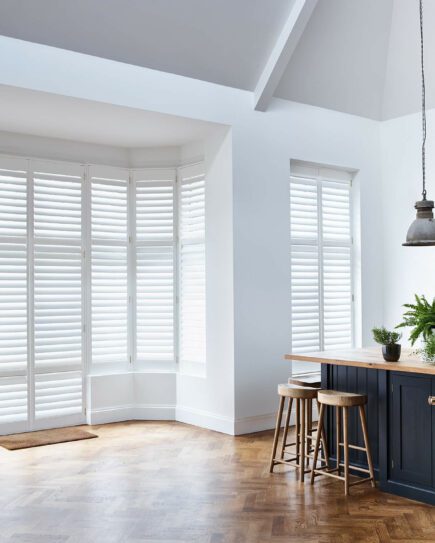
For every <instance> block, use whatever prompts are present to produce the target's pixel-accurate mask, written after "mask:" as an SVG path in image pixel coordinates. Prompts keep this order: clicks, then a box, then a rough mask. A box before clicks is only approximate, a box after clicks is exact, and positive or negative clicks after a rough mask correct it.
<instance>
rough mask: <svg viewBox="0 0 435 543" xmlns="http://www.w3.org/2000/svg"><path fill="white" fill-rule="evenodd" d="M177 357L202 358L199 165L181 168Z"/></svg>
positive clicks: (202, 195) (202, 233)
mask: <svg viewBox="0 0 435 543" xmlns="http://www.w3.org/2000/svg"><path fill="white" fill-rule="evenodd" d="M180 171H181V186H180V294H181V297H180V298H181V299H180V358H181V362H182V363H183V362H184V363H186V365H188V364H189V363H194V364H195V363H196V364H198V363H199V364H204V363H205V360H206V305H205V303H206V302H205V294H206V293H205V176H204V173H203V171H202V166H196V167H195V166H191V167H186V168H181V169H180Z"/></svg>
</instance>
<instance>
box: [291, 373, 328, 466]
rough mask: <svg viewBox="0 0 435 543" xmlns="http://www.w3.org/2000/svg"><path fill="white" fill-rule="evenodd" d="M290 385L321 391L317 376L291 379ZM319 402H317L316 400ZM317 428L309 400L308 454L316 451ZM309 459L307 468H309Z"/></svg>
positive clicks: (311, 401) (311, 402)
mask: <svg viewBox="0 0 435 543" xmlns="http://www.w3.org/2000/svg"><path fill="white" fill-rule="evenodd" d="M288 383H289V385H299V386H301V387H311V388H317V389H320V387H321V384H322V382H321V380H320V377H318V376H317V375H314V376H313V375H307V376H305V377H289V380H288ZM316 402H317V400H316ZM318 412H319V402H317V413H318ZM314 430H316V428H315V427H314V426H313V400H307V434H308V441H309V444H308V454H311V453H312V452H313V451H314V447H313V431H314ZM309 465H310V464H309V458H307V466H309Z"/></svg>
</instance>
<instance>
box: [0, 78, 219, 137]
mask: <svg viewBox="0 0 435 543" xmlns="http://www.w3.org/2000/svg"><path fill="white" fill-rule="evenodd" d="M217 126H219V125H216V124H214V123H209V122H204V121H197V120H193V119H186V118H184V117H176V116H174V115H165V114H163V113H154V112H151V111H144V110H136V109H132V108H127V107H121V106H114V105H110V104H103V103H100V102H92V101H88V100H80V99H78V98H70V97H67V96H59V95H57V94H49V93H44V92H38V91H32V90H27V89H19V88H16V87H8V86H6V85H0V127H1V130H2V131H7V132H18V133H22V134H30V135H33V136H44V137H51V138H60V139H66V140H75V141H82V142H87V143H96V144H100V145H111V146H115V147H126V148H134V147H161V146H165V147H169V146H179V145H184V144H187V143H191V142H195V141H200V140H203V139H204V138H206V137H207V135H209V134H210V133H211V132H212V131H213V130H214V129H216V127H217Z"/></svg>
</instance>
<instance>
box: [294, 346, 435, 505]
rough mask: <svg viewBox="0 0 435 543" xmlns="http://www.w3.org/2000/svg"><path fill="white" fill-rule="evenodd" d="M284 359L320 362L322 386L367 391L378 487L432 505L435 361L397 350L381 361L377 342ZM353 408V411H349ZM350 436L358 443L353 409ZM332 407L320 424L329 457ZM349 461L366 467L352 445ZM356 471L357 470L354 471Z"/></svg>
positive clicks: (434, 483)
mask: <svg viewBox="0 0 435 543" xmlns="http://www.w3.org/2000/svg"><path fill="white" fill-rule="evenodd" d="M285 358H286V359H287V360H294V361H304V362H317V363H319V364H321V375H322V388H325V389H334V390H340V391H345V392H356V393H359V394H367V396H368V403H367V407H366V410H367V421H368V427H369V440H370V444H371V449H372V456H373V463H374V465H375V474H376V478H377V480H378V487H379V488H380V489H381V490H384V491H386V492H391V493H392V494H398V495H400V496H404V497H407V498H411V499H414V500H419V501H422V502H425V503H430V504H433V505H435V405H433V404H435V365H431V364H428V363H426V362H423V361H421V360H419V359H418V358H417V357H416V356H415V355H412V354H411V352H410V350H403V352H402V356H401V359H400V361H399V362H385V361H384V359H383V357H382V353H381V350H380V348H379V347H378V348H370V349H349V350H342V351H325V352H316V353H306V354H303V355H302V354H287V355H285ZM353 411H355V412H353ZM349 415H350V416H349V436H350V442H351V443H353V444H357V445H361V446H362V445H363V436H362V432H361V428H360V425H359V424H358V421H357V416H358V412H357V410H351V411H350V413H349ZM333 421H334V419H333V411H332V408H328V410H327V415H326V429H327V435H328V442H329V447H330V455H331V458H332V459H334V458H335V442H336V440H335V429H334V424H333ZM350 459H351V462H352V463H354V464H356V465H360V466H361V467H366V463H365V455H364V454H362V453H361V452H360V451H357V450H353V451H352V452H351V454H350ZM355 474H357V472H355Z"/></svg>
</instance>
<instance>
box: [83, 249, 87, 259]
mask: <svg viewBox="0 0 435 543" xmlns="http://www.w3.org/2000/svg"><path fill="white" fill-rule="evenodd" d="M85 257H86V249H83V258H85Z"/></svg>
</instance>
